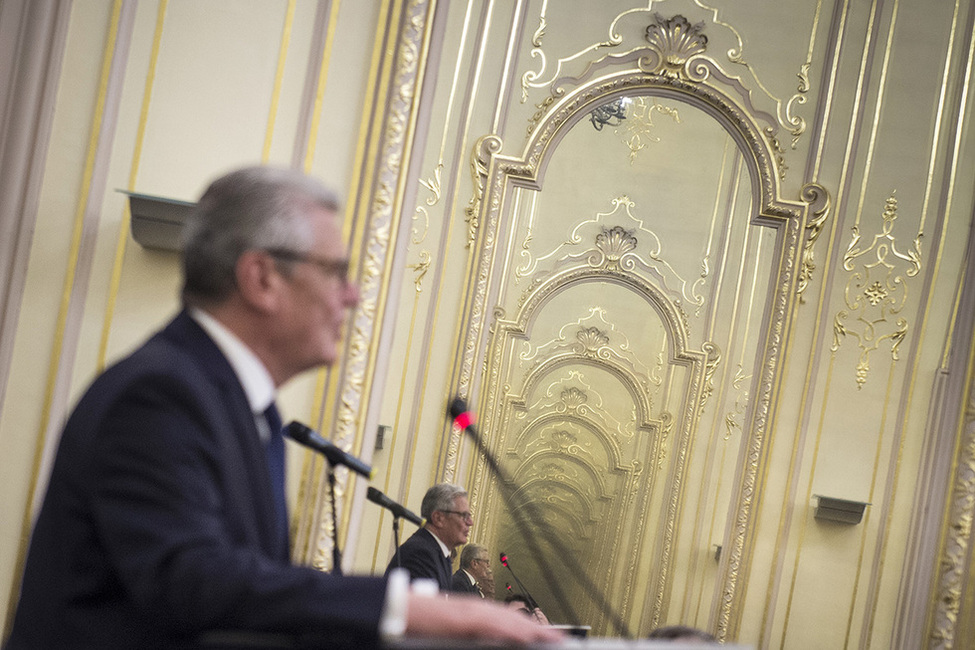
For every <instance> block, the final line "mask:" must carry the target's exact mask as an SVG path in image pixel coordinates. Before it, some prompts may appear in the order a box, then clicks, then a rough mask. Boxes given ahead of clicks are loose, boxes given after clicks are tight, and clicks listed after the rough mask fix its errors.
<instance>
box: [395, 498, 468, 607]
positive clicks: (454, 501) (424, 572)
mask: <svg viewBox="0 0 975 650" xmlns="http://www.w3.org/2000/svg"><path fill="white" fill-rule="evenodd" d="M420 516H421V517H423V518H424V519H426V520H427V523H426V525H424V526H423V528H421V529H419V530H418V531H416V532H415V533H413V534H412V535H411V536H410V537H409V539H407V540H406V541H405V542H403V543H402V544H401V545H400V547H399V549H398V550H397V552H396V553H395V554H394V555H393V559H392V560H390V562H389V566H388V567H386V575H389V573H390V571H392V570H393V569H395V568H397V567H403V568H404V569H406V570H407V571H409V573H410V580H417V579H428V580H433V581H434V582H436V583H437V588H438V589H439V590H440V591H441V592H446V591H450V576H451V573H452V571H453V569H452V567H451V561H450V558H451V553H452V552H453V550H454V549H455V548H457V547H458V546H460V545H461V544H464V543H465V542H467V535H468V534H469V533H470V529H471V526H472V525H473V524H474V519H473V517H472V515H471V512H470V508H469V506H468V503H467V491H466V490H464V488H462V487H460V486H459V485H453V484H451V483H438V484H437V485H434V486H433V487H432V488H430V489H429V490H427V493H426V494H424V495H423V501H422V502H421V503H420Z"/></svg>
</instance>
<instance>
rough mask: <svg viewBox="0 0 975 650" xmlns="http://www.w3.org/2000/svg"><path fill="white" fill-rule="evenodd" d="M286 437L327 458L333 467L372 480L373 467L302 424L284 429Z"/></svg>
mask: <svg viewBox="0 0 975 650" xmlns="http://www.w3.org/2000/svg"><path fill="white" fill-rule="evenodd" d="M284 435H286V436H288V437H289V438H291V439H292V440H294V441H295V442H300V443H301V444H303V445H305V446H306V447H309V448H311V449H314V450H315V451H317V452H318V453H320V454H321V455H323V456H325V458H326V459H327V460H328V462H329V463H331V464H332V466H335V465H345V466H346V467H348V468H349V469H351V470H352V471H353V472H355V473H356V474H361V475H362V476H365V477H366V478H368V479H371V478H372V467H370V466H369V465H366V464H365V463H364V462H362V461H361V460H359V459H358V458H356V457H355V456H353V455H352V454H350V453H348V452H346V451H343V450H342V449H341V448H339V447H338V446H337V445H336V444H335V443H333V442H331V441H330V440H326V439H325V438H323V437H321V436H320V435H318V434H317V433H315V432H314V431H313V430H311V429H310V428H309V427H307V426H305V425H304V424H302V423H301V422H298V421H295V422H292V423H291V424H289V425H288V426H286V427H285V428H284Z"/></svg>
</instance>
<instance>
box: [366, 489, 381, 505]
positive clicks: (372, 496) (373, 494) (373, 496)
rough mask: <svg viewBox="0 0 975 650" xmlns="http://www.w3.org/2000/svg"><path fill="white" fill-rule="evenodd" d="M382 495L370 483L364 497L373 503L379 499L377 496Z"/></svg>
mask: <svg viewBox="0 0 975 650" xmlns="http://www.w3.org/2000/svg"><path fill="white" fill-rule="evenodd" d="M382 495H383V493H382V492H380V491H379V490H377V489H376V488H374V487H372V486H371V485H370V486H369V489H368V490H366V498H367V499H369V500H370V501H372V502H373V503H379V502H380V501H381V499H380V498H379V497H381V496H382Z"/></svg>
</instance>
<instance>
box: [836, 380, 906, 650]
mask: <svg viewBox="0 0 975 650" xmlns="http://www.w3.org/2000/svg"><path fill="white" fill-rule="evenodd" d="M896 366H897V364H896V363H894V362H893V361H891V364H890V369H889V370H888V372H887V389H886V390H885V391H884V402H883V410H882V411H881V413H882V414H883V415H881V417H880V423H879V424H878V426H877V446H876V450H875V451H874V457H873V471H872V472H871V475H870V490H869V492H868V493H867V503H871V504H872V503H874V492H875V490H876V488H877V476H878V475H879V473H880V459H881V451H882V450H883V446H884V430H885V429H886V428H887V414H888V413H889V411H890V403H891V395H892V394H893V392H894V383H895V381H896V379H897V373H896ZM894 446H895V447H896V446H897V445H896V444H895V445H894ZM888 480H889V477H888ZM861 524H862V526H861V527H860V548H859V550H858V551H857V564H856V572H855V576H856V577H855V578H854V580H853V593H852V594H851V595H850V607H849V610H848V615H847V620H846V636H845V637H844V641H843V647H844V648H849V647H850V634H851V633H852V630H853V619H854V618H855V614H856V604H857V593H858V592H859V589H860V581H861V579H862V578H863V556H864V553H865V551H866V545H867V533H868V530H869V524H870V509H867V511H866V513H864V516H863V521H862V522H861ZM868 597H869V594H868Z"/></svg>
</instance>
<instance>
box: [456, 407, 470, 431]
mask: <svg viewBox="0 0 975 650" xmlns="http://www.w3.org/2000/svg"><path fill="white" fill-rule="evenodd" d="M454 424H456V425H457V426H458V427H459V428H460V429H466V428H467V427H469V426H471V425H472V424H474V416H473V415H471V412H470V411H464V412H463V413H461V414H460V415H458V416H457V417H455V418H454Z"/></svg>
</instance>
